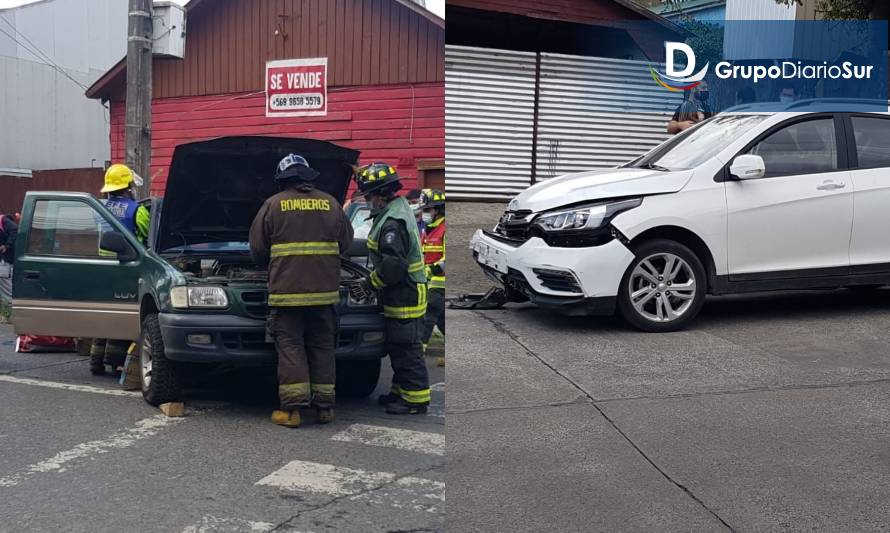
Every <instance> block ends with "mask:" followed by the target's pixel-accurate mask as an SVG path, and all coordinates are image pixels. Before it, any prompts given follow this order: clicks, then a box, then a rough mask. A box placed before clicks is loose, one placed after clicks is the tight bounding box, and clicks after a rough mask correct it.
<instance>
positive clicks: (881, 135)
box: [851, 117, 890, 168]
mask: <svg viewBox="0 0 890 533" xmlns="http://www.w3.org/2000/svg"><path fill="white" fill-rule="evenodd" d="M851 120H852V121H853V135H854V136H855V137H856V153H857V154H858V156H859V168H887V167H890V118H868V117H853V118H851Z"/></svg>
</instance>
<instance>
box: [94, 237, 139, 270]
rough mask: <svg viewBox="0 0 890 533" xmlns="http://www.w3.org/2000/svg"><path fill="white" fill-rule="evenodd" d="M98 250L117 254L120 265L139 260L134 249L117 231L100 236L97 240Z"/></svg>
mask: <svg viewBox="0 0 890 533" xmlns="http://www.w3.org/2000/svg"><path fill="white" fill-rule="evenodd" d="M99 248H101V249H102V250H106V251H109V252H114V253H116V254H117V259H118V261H120V262H121V263H126V262H128V261H135V260H136V259H138V258H139V254H138V253H136V249H135V248H133V246H132V245H131V244H130V243H129V242H128V241H127V238H126V237H124V235H123V233H121V232H119V231H108V232H105V233H103V234H102V238H101V239H99Z"/></svg>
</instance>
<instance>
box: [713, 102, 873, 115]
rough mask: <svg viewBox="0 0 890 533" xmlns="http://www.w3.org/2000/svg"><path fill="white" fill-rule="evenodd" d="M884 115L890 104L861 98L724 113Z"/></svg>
mask: <svg viewBox="0 0 890 533" xmlns="http://www.w3.org/2000/svg"><path fill="white" fill-rule="evenodd" d="M820 112H823V113H825V112H827V113H837V112H842V113H882V114H886V113H888V112H890V102H888V101H886V100H879V99H861V98H809V99H806V100H797V101H794V102H755V103H751V104H741V105H737V106H733V107H730V108H729V109H726V110H724V111H723V113H746V114H747V113H765V114H773V113H820Z"/></svg>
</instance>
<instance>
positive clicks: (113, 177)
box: [99, 163, 142, 193]
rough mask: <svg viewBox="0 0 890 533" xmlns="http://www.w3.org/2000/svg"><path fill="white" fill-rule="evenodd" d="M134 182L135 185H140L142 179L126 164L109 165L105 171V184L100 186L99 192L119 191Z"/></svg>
mask: <svg viewBox="0 0 890 533" xmlns="http://www.w3.org/2000/svg"><path fill="white" fill-rule="evenodd" d="M133 183H135V184H136V185H137V186H139V185H142V179H140V178H139V176H137V175H136V173H135V172H133V171H132V170H130V167H128V166H127V165H122V164H120V163H117V164H114V165H111V166H110V167H108V170H106V171H105V186H104V187H102V190H101V191H99V192H101V193H106V192H113V191H120V190H122V189H126V188H127V187H129V186H130V185H132V184H133Z"/></svg>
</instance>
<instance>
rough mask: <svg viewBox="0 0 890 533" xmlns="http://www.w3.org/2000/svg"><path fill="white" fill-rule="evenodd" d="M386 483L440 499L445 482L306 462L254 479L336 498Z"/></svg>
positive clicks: (287, 488) (292, 462)
mask: <svg viewBox="0 0 890 533" xmlns="http://www.w3.org/2000/svg"><path fill="white" fill-rule="evenodd" d="M388 483H392V484H393V487H399V488H400V489H404V490H406V491H408V492H410V493H412V494H423V495H428V496H430V497H432V498H434V499H436V500H442V501H444V499H445V483H442V482H441V481H432V480H429V479H423V478H419V477H410V476H409V477H403V478H399V477H398V475H396V474H392V473H389V472H369V471H367V470H358V469H354V468H346V467H343V466H337V465H329V464H323V463H311V462H307V461H291V462H289V463H287V464H286V465H284V466H283V467H281V468H280V469H279V470H277V471H275V472H272V473H271V474H269V475H268V476H266V477H264V478H263V479H261V480H259V481H257V482H256V484H257V485H266V486H270V487H278V488H281V489H286V490H295V491H304V492H314V493H321V494H327V495H329V496H335V497H340V496H352V495H355V494H359V493H361V492H365V491H368V490H373V489H375V488H378V487H381V486H383V485H386V484H388Z"/></svg>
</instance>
